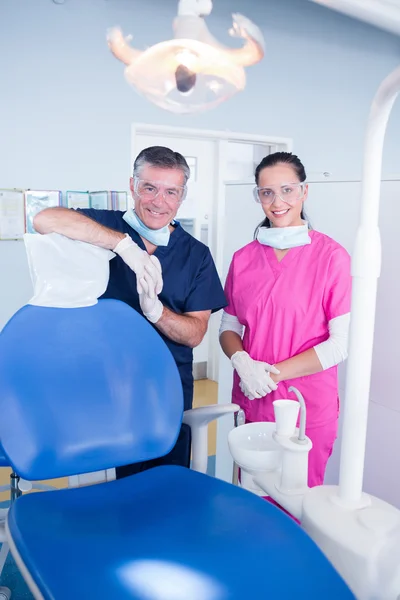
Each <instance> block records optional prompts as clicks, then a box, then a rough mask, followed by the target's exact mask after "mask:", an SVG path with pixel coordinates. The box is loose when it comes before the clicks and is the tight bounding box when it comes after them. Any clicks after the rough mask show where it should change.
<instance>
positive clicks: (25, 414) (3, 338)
mask: <svg viewBox="0 0 400 600" xmlns="http://www.w3.org/2000/svg"><path fill="white" fill-rule="evenodd" d="M182 415H183V392H182V385H181V381H180V377H179V372H178V369H177V367H176V364H175V362H174V359H173V357H172V355H171V353H170V351H169V349H168V348H167V346H166V344H165V343H164V341H163V340H162V338H161V337H160V335H159V334H158V333H157V332H156V331H155V330H154V329H153V327H152V326H151V325H150V324H149V323H148V322H147V321H146V320H145V319H144V318H143V317H142V316H141V315H139V314H138V313H137V312H136V311H134V310H133V309H132V308H130V307H129V306H128V305H126V304H124V303H123V302H120V301H118V300H100V301H99V302H98V304H96V305H95V306H92V307H89V308H74V309H62V308H43V307H37V306H25V307H24V308H22V309H21V310H20V311H19V312H18V313H16V314H15V315H14V316H13V317H12V319H11V320H10V321H9V322H8V324H7V325H6V326H5V328H4V329H3V331H2V332H1V334H0V439H1V443H2V446H3V448H4V452H5V454H6V456H7V457H8V459H9V461H10V464H11V465H12V467H13V468H14V470H15V471H16V472H17V473H18V474H19V475H21V476H22V477H24V478H26V479H29V480H38V479H50V478H53V477H61V476H66V475H72V474H80V473H87V472H90V471H97V470H102V469H107V468H112V467H115V466H121V465H125V464H129V463H133V462H139V461H142V460H149V459H152V458H156V457H159V456H163V455H165V454H167V453H168V452H169V451H170V450H171V449H172V447H173V446H174V444H175V442H176V439H177V437H178V433H179V429H180V425H181V421H182Z"/></svg>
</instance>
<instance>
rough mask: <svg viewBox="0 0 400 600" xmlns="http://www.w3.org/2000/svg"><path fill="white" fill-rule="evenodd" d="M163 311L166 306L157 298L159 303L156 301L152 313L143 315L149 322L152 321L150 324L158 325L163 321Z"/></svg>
mask: <svg viewBox="0 0 400 600" xmlns="http://www.w3.org/2000/svg"><path fill="white" fill-rule="evenodd" d="M163 310H164V306H163V304H162V302H161V301H160V300H159V299H158V298H157V301H156V303H155V305H154V308H153V309H152V311H151V312H149V313H143V314H144V316H145V317H146V319H147V320H148V321H150V323H153V324H155V323H158V321H159V320H160V319H161V317H162V314H163Z"/></svg>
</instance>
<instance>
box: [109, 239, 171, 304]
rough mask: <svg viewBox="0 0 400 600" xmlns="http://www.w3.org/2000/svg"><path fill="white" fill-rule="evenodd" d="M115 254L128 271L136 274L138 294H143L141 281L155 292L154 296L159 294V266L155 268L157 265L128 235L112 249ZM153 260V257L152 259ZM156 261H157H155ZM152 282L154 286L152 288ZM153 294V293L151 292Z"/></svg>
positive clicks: (161, 283) (160, 284) (160, 285)
mask: <svg viewBox="0 0 400 600" xmlns="http://www.w3.org/2000/svg"><path fill="white" fill-rule="evenodd" d="M114 252H115V254H118V256H120V257H121V258H122V260H123V261H124V263H126V264H127V265H128V267H129V268H130V269H132V271H133V272H134V273H135V274H136V280H137V283H136V289H137V291H138V294H140V293H142V292H143V288H142V285H141V283H140V281H141V280H144V281H145V282H146V283H148V285H149V288H150V289H151V290H153V289H154V287H155V290H156V292H155V293H156V294H159V293H160V292H161V290H162V285H163V282H162V277H161V265H160V263H159V261H157V262H158V265H160V268H159V269H158V268H157V265H156V264H155V262H154V261H153V260H152V257H151V256H150V255H149V254H148V253H147V252H146V251H145V250H142V249H141V248H139V246H138V245H137V244H136V243H135V242H134V241H133V240H132V238H131V237H129V235H128V234H126V236H125V237H124V239H123V240H121V241H120V242H119V243H118V244H117V245H116V246H115V248H114ZM154 258H155V257H154ZM156 260H157V259H156ZM153 281H155V282H156V285H155V286H153ZM151 293H153V292H151Z"/></svg>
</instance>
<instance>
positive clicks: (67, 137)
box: [0, 0, 400, 504]
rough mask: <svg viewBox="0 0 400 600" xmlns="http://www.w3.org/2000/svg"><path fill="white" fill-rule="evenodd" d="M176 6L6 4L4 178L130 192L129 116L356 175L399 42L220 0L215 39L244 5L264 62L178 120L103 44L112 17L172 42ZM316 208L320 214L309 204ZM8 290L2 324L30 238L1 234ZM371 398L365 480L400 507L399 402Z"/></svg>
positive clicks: (389, 151)
mask: <svg viewBox="0 0 400 600" xmlns="http://www.w3.org/2000/svg"><path fill="white" fill-rule="evenodd" d="M176 5H177V2H176V0H152V1H151V2H142V0H66V1H65V4H64V5H56V4H54V3H53V2H51V0H35V1H34V2H33V1H32V0H13V1H12V2H10V1H9V0H0V73H1V76H2V93H1V95H0V140H1V143H0V187H25V188H27V187H30V188H33V189H35V188H36V189H38V188H39V189H40V188H45V189H49V188H50V189H51V188H56V189H58V188H59V189H68V188H72V189H105V188H106V189H107V188H108V189H126V184H127V178H128V176H129V172H130V125H131V123H132V122H133V121H140V122H148V123H155V124H162V125H176V126H185V125H187V126H188V127H196V128H202V127H205V128H208V129H230V130H234V131H243V132H248V133H258V134H265V135H270V136H284V137H290V138H293V139H294V149H295V151H297V152H298V153H299V154H300V156H301V158H302V159H303V160H304V162H305V164H306V166H307V169H308V171H309V173H310V174H311V175H312V174H315V173H320V172H322V171H330V172H332V173H333V174H334V176H335V177H336V179H337V180H342V181H358V180H359V179H360V175H361V165H362V144H363V136H364V130H365V123H366V118H367V114H368V111H369V107H370V103H371V100H372V97H373V95H374V93H375V90H376V88H377V86H378V85H379V83H380V81H381V80H382V78H383V77H384V76H385V75H386V74H388V73H389V72H390V71H391V70H392V69H393V68H394V67H395V66H397V64H398V63H399V62H400V41H399V39H398V38H396V37H394V36H390V35H389V34H386V33H384V32H381V31H378V30H375V29H373V28H372V27H369V26H368V25H364V24H361V23H357V22H353V21H351V20H350V19H348V18H346V17H344V16H342V15H339V14H336V13H334V12H330V11H328V10H327V9H325V8H323V7H320V6H317V5H313V4H312V3H310V2H307V1H306V0H270V1H268V2H260V1H259V0H246V2H245V1H244V0H234V1H233V0H218V2H215V8H214V12H213V14H212V15H211V17H210V18H209V19H208V22H209V26H210V29H211V30H212V32H213V33H214V35H216V37H218V38H219V39H220V40H221V41H223V42H225V43H232V44H233V43H234V42H233V41H232V40H231V39H230V38H229V36H228V34H227V30H228V28H229V27H230V24H231V23H230V16H229V15H230V13H231V12H235V11H240V12H244V13H245V14H246V15H247V16H248V17H250V18H252V19H253V20H255V21H256V22H257V23H258V24H259V25H260V26H261V27H262V29H263V31H264V33H265V37H266V58H265V60H264V61H263V62H262V63H261V64H259V65H257V66H255V67H252V68H250V69H248V71H247V75H248V83H247V88H246V90H245V92H243V93H242V94H239V95H238V96H237V97H235V98H233V99H232V100H231V101H230V102H229V103H228V104H226V105H223V106H221V107H219V108H218V109H216V110H214V111H212V112H209V113H204V114H202V115H197V116H186V117H179V116H175V115H172V114H169V113H166V112H163V111H161V110H160V109H158V108H156V107H154V106H153V105H151V104H150V103H148V102H147V101H146V100H144V99H143V98H141V97H140V96H138V95H137V94H135V92H134V91H132V90H131V89H129V87H128V86H127V84H126V82H125V80H124V78H123V67H122V65H121V64H120V63H118V62H117V61H116V60H115V59H114V58H113V57H112V56H111V55H110V53H109V51H108V49H107V46H106V43H105V32H106V29H107V28H108V27H110V26H112V25H115V24H119V25H121V26H122V27H123V29H124V31H125V32H126V33H132V34H133V35H134V42H135V44H136V45H137V46H138V47H140V48H145V47H146V46H148V45H151V44H153V43H155V42H158V41H161V40H163V39H168V38H169V37H170V35H171V20H172V17H173V16H174V14H175V12H176ZM399 129H400V107H399V106H398V105H397V106H396V107H395V110H394V112H393V117H392V120H391V124H390V129H389V132H388V136H387V141H386V146H385V162H384V175H385V176H388V175H393V174H396V173H397V174H398V173H399V171H400V169H399V167H398V164H397V163H398V155H399V154H398V139H399ZM345 200H346V202H345V204H344V206H343V209H342V212H341V213H339V211H338V207H337V204H336V203H335V201H334V200H333V201H331V202H328V201H326V199H325V198H324V197H322V196H321V198H320V199H319V200H318V202H320V203H323V206H324V211H325V212H324V214H325V215H327V216H328V219H327V221H329V219H330V216H332V219H334V220H335V223H337V227H338V229H337V231H338V232H339V233H340V232H347V234H348V233H349V232H350V225H349V212H351V213H353V211H354V210H355V207H356V204H357V199H356V198H355V197H352V196H351V195H350V196H349V197H347V198H345ZM397 203H398V199H397V197H393V198H392V197H390V198H388V199H387V206H386V210H387V214H388V215H390V214H393V215H395V214H396V212H395V211H396V207H397ZM319 206H320V205H319ZM310 213H311V217H313V214H312V213H313V211H312V210H311V205H310ZM397 222H398V220H397V221H396V219H393V221H392V230H391V232H390V240H391V245H390V247H389V246H388V247H387V249H386V253H385V254H384V260H385V257H388V256H390V257H391V258H390V260H388V259H386V263H385V264H384V269H387V270H390V269H392V271H390V273H392V272H393V276H391V275H390V274H389V277H388V278H387V279H386V281H390V282H392V281H393V282H394V281H395V280H396V268H397V262H396V261H397V257H398V250H397V247H398V246H397V239H398V236H396V226H397V225H396V223H397ZM352 223H353V221H352ZM315 225H316V226H318V220H316V222H315ZM352 226H353V225H352ZM347 234H346V235H347ZM16 247H18V252H14V251H13V249H15V248H16ZM399 259H400V257H399ZM24 271H25V272H24ZM0 290H1V300H0V327H1V325H2V324H4V320H5V319H7V318H8V317H9V315H10V313H11V312H12V311H13V305H14V308H15V309H17V308H18V306H19V305H20V304H21V303H23V302H24V301H26V300H27V299H28V298H29V294H30V290H29V285H28V284H27V278H26V264H25V263H24V255H23V247H22V244H19V245H15V244H14V245H13V244H12V243H3V242H0ZM396 294H397V287H396V286H394V284H391V287H390V288H386V289H384V288H383V287H382V286H381V288H380V305H379V306H380V307H381V311H380V314H379V318H378V322H377V340H378V339H379V343H380V344H381V347H382V348H383V347H385V348H387V347H388V345H389V344H390V345H391V346H392V350H391V359H390V361H388V362H387V363H386V365H392V364H397V363H398V362H399V359H400V350H399V349H398V344H397V338H396V337H395V336H393V335H392V334H391V329H392V328H391V326H392V324H393V322H396V319H398V316H397V310H396V309H397V306H398V305H399V303H398V299H397V296H396ZM391 361H393V362H391ZM375 365H377V363H375ZM375 368H376V370H375V372H374V383H373V390H372V393H373V398H374V397H375V396H374V395H375V394H379V396H380V397H391V398H395V395H396V383H397V382H396V379H395V374H396V369H394V370H392V371H391V370H390V369H389V367H388V366H386V367H385V361H384V360H383V359H382V360H381V362H380V363H379V368H378V367H377V366H376V367H375ZM371 407H372V409H371V416H370V429H369V454H368V459H367V473H366V487H367V488H368V489H369V490H371V491H378V492H379V493H380V494H381V495H382V496H384V497H385V498H388V499H391V500H392V501H393V502H397V503H398V504H399V488H398V487H397V486H398V485H399V484H398V482H396V478H395V477H391V478H390V473H389V472H388V470H387V469H386V465H388V461H389V459H390V457H391V456H394V455H396V456H397V457H398V456H399V448H398V445H397V446H396V444H398V442H396V441H395V439H394V438H393V437H390V436H389V435H388V433H390V432H393V433H394V432H395V431H399V426H400V413H399V412H397V411H398V410H399V409H398V404H397V400H394V401H393V402H392V405H391V408H390V409H389V408H387V407H386V406H382V405H378V404H376V403H375V401H374V403H373V405H371ZM332 464H333V463H332ZM332 476H333V477H334V476H335V473H333V475H332Z"/></svg>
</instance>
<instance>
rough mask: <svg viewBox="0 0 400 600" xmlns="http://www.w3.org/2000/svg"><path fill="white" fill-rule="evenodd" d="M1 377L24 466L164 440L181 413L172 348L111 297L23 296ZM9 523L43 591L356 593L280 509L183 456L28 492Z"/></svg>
mask: <svg viewBox="0 0 400 600" xmlns="http://www.w3.org/2000/svg"><path fill="white" fill-rule="evenodd" d="M0 389H1V390H2V393H1V395H0V414H1V415H2V416H1V419H0V439H1V440H2V444H3V448H4V451H5V454H6V456H7V459H8V460H9V462H10V464H11V465H12V467H13V469H14V470H15V472H16V473H17V474H18V475H19V476H21V477H23V478H25V479H27V480H39V479H52V478H55V477H61V476H68V475H75V474H80V473H86V472H91V471H98V470H103V469H108V468H112V467H115V466H122V465H124V464H128V463H132V462H135V461H142V460H147V459H151V458H155V457H157V456H161V455H164V454H167V453H168V452H169V451H170V450H171V448H172V447H173V445H174V443H175V441H176V439H177V436H178V432H179V428H180V425H181V420H182V415H183V396H182V388H181V383H180V378H179V374H178V370H177V368H176V366H175V363H174V361H173V358H172V356H171V354H170V352H169V350H168V349H167V347H166V346H165V344H164V342H163V341H162V339H161V338H160V336H159V335H158V334H157V333H156V331H155V330H154V329H153V328H152V327H151V326H150V325H149V324H148V323H147V322H146V321H145V320H144V319H143V318H142V317H141V316H140V315H139V314H138V313H136V312H135V311H134V310H132V309H131V308H130V307H128V306H127V305H125V304H124V303H122V302H119V301H116V300H101V301H99V302H98V304H97V305H95V306H93V307H89V308H79V309H57V308H42V307H35V306H26V307H24V308H22V309H21V310H20V311H19V312H18V313H17V314H16V315H15V316H14V317H13V318H12V319H11V320H10V322H9V323H8V324H7V325H6V327H5V328H4V329H3V331H2V333H1V334H0ZM17 431H19V432H22V436H21V434H20V435H16V433H15V432H17ZM21 437H22V439H23V440H24V443H23V444H21ZM6 529H7V537H8V542H9V545H10V549H11V552H12V554H13V556H14V558H15V560H16V562H17V564H18V566H19V568H20V570H21V572H22V574H23V576H24V578H25V579H26V581H27V583H28V585H29V587H30V589H31V591H32V593H33V595H34V596H35V598H38V599H39V598H40V599H46V600H47V599H49V600H50V599H51V600H53V599H54V600H64V599H65V600H66V599H68V600H70V599H71V598H74V599H79V600H80V599H82V600H83V599H85V600H88V599H89V598H90V599H91V598H93V599H99V600H100V599H101V600H103V599H106V598H111V599H112V600H124V599H130V600H172V599H173V600H228V599H229V600H251V599H252V598H256V597H257V598H262V599H264V598H265V599H266V598H277V597H280V598H283V599H286V598H292V597H296V599H297V600H303V599H306V598H307V599H308V600H310V599H318V600H320V599H322V598H323V599H324V600H330V599H332V600H333V599H334V598H335V600H336V599H337V598H340V599H341V600H348V599H350V598H354V596H353V595H352V593H351V592H350V591H349V589H348V588H347V586H346V584H345V583H344V582H343V580H342V579H341V578H340V576H339V575H338V574H337V572H336V571H335V570H334V568H333V567H332V566H331V564H330V563H329V562H328V560H327V559H326V558H325V556H324V555H323V554H322V553H321V552H320V550H319V549H318V548H317V546H316V545H315V544H314V542H313V541H312V540H311V539H310V538H309V537H308V536H307V535H306V533H305V532H304V531H303V530H302V529H301V528H300V527H299V526H298V525H297V524H296V523H294V522H293V521H292V520H291V519H290V518H289V517H288V516H287V515H285V514H284V513H283V512H282V511H280V510H279V509H278V508H276V507H275V506H273V505H272V504H269V503H267V502H265V501H264V500H262V499H260V498H258V497H256V496H255V495H252V494H251V493H249V492H247V491H245V490H243V489H241V488H238V487H236V486H233V485H231V484H228V483H225V482H223V481H220V480H217V479H213V478H211V477H209V476H207V475H204V474H202V473H199V472H195V471H191V470H189V469H184V468H180V467H174V466H170V467H169V466H163V467H156V468H153V469H151V470H148V471H144V472H143V473H139V474H137V475H133V476H131V477H127V478H125V479H121V480H117V481H112V482H109V483H101V484H96V485H93V486H88V487H82V488H74V489H64V490H57V491H52V492H42V493H38V494H27V495H23V496H21V497H19V498H17V499H16V501H15V502H14V503H13V504H12V506H11V508H10V510H9V512H8V515H7V524H6Z"/></svg>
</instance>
